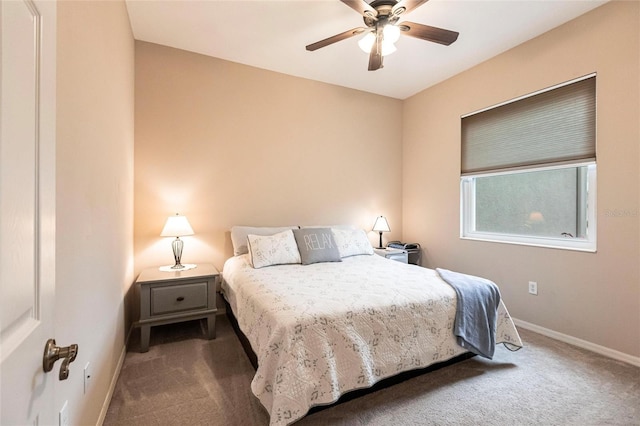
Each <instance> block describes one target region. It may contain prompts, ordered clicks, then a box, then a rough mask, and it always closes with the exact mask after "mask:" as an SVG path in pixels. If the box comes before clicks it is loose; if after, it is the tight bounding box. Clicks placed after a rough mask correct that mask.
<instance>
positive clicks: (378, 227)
mask: <svg viewBox="0 0 640 426" xmlns="http://www.w3.org/2000/svg"><path fill="white" fill-rule="evenodd" d="M372 230H373V231H378V232H389V231H391V229H390V228H389V222H387V218H385V217H384V216H378V217H377V218H376V223H374V224H373V229H372Z"/></svg>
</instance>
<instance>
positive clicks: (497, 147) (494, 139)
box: [461, 76, 596, 174]
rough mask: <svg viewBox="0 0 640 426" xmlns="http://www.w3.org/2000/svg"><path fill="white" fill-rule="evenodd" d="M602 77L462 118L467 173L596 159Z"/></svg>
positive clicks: (464, 165)
mask: <svg viewBox="0 0 640 426" xmlns="http://www.w3.org/2000/svg"><path fill="white" fill-rule="evenodd" d="M595 88H596V79H595V76H593V77H589V78H587V79H585V80H581V81H578V82H575V83H571V84H568V85H566V86H562V87H558V88H556V89H552V90H549V91H546V92H543V93H539V94H536V95H533V96H530V97H527V98H524V99H520V100H517V101H514V102H511V103H508V104H505V105H501V106H498V107H496V108H492V109H489V110H486V111H483V112H479V113H477V114H474V115H470V116H467V117H463V118H462V161H461V171H462V174H470V173H477V172H486V171H494V170H495V171H497V170H503V169H509V168H514V167H525V168H526V167H528V166H538V165H542V164H552V163H560V162H571V161H579V160H585V159H595V156H596V136H595V135H596V101H595V98H596V90H595Z"/></svg>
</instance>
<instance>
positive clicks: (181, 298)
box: [176, 296, 184, 302]
mask: <svg viewBox="0 0 640 426" xmlns="http://www.w3.org/2000/svg"><path fill="white" fill-rule="evenodd" d="M176 300H177V301H178V302H182V301H183V300H184V297H182V296H180V297H178V298H177V299H176Z"/></svg>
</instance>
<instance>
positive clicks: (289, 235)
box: [247, 229, 301, 269]
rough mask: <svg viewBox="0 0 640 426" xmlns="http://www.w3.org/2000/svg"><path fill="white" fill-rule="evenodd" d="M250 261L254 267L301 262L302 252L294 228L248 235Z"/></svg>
mask: <svg viewBox="0 0 640 426" xmlns="http://www.w3.org/2000/svg"><path fill="white" fill-rule="evenodd" d="M247 245H248V247H249V261H250V262H251V266H253V267H254V268H256V269H258V268H264V267H265V266H271V265H284V264H288V263H300V262H301V260H300V252H299V251H298V245H297V244H296V239H295V238H294V236H293V231H292V230H290V229H289V230H287V231H284V232H280V233H278V234H275V235H268V236H266V235H254V234H249V235H247Z"/></svg>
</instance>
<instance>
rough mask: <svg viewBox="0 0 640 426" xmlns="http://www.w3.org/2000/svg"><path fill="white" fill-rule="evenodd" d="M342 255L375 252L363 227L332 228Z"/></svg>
mask: <svg viewBox="0 0 640 426" xmlns="http://www.w3.org/2000/svg"><path fill="white" fill-rule="evenodd" d="M331 232H333V239H334V240H335V241H336V245H337V246H338V251H340V257H349V256H357V255H360V254H373V247H372V246H371V242H370V241H369V238H367V234H366V233H365V232H364V230H362V229H337V228H333V229H331Z"/></svg>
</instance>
